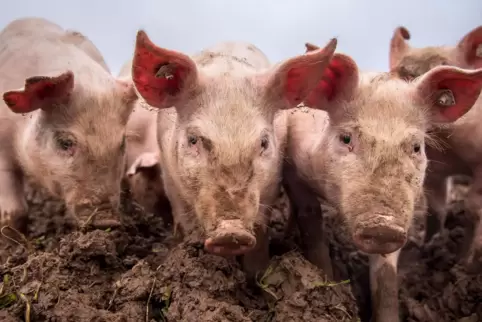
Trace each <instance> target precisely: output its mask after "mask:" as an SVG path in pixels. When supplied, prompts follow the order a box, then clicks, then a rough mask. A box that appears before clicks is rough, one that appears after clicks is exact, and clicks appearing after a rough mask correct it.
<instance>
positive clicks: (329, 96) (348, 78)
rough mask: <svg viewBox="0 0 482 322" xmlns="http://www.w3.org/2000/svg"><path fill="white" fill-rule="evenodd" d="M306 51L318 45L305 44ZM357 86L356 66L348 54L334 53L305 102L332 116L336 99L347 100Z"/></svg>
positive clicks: (334, 111)
mask: <svg viewBox="0 0 482 322" xmlns="http://www.w3.org/2000/svg"><path fill="white" fill-rule="evenodd" d="M305 47H306V51H307V52H311V51H313V50H317V49H318V48H319V47H318V46H316V45H314V44H311V43H306V44H305ZM357 86H358V66H357V65H356V63H355V62H354V61H353V59H351V58H350V57H349V56H347V55H344V54H334V55H333V57H332V59H331V61H330V63H329V64H328V66H327V67H326V68H325V70H324V71H323V77H322V79H321V80H320V81H319V82H318V85H317V86H316V87H315V88H314V89H313V90H312V91H311V93H310V94H309V96H308V97H307V98H306V100H305V103H306V105H308V106H309V107H312V108H318V109H322V110H325V111H327V112H328V113H330V114H331V116H334V114H335V113H336V111H337V110H338V109H337V106H336V104H333V103H334V102H336V101H343V100H349V99H350V98H351V97H352V95H353V93H354V91H355V89H356V88H357Z"/></svg>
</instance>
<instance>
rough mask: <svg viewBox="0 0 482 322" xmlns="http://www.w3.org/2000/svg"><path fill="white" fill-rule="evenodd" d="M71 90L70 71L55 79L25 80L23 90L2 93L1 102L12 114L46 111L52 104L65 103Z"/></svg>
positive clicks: (72, 80)
mask: <svg viewBox="0 0 482 322" xmlns="http://www.w3.org/2000/svg"><path fill="white" fill-rule="evenodd" d="M73 88H74V74H73V73H72V72H71V71H67V72H65V73H63V74H61V75H59V76H55V77H46V76H35V77H30V78H27V79H26V80H25V86H24V88H23V89H20V90H16V91H8V92H5V93H3V100H4V101H5V103H6V104H7V106H8V107H9V108H10V109H11V110H12V111H13V112H14V113H29V112H32V111H35V110H37V109H39V108H41V109H42V110H48V109H49V108H51V106H52V104H61V103H67V101H68V99H69V97H70V94H71V93H72V90H73Z"/></svg>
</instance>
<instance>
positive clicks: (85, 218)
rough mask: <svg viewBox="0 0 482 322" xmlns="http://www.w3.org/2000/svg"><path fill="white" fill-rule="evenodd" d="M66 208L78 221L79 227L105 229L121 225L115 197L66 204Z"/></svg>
mask: <svg viewBox="0 0 482 322" xmlns="http://www.w3.org/2000/svg"><path fill="white" fill-rule="evenodd" d="M68 208H69V210H70V212H71V213H73V215H74V216H75V217H76V218H77V219H78V220H79V221H80V225H81V226H88V225H91V226H93V227H95V228H97V229H107V228H115V227H119V226H120V225H121V223H120V220H119V198H117V197H111V198H102V199H97V198H96V199H91V200H86V199H83V200H82V201H81V202H76V203H70V204H68Z"/></svg>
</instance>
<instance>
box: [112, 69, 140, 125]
mask: <svg viewBox="0 0 482 322" xmlns="http://www.w3.org/2000/svg"><path fill="white" fill-rule="evenodd" d="M116 86H117V90H118V92H119V93H120V95H121V97H122V100H123V102H124V105H122V106H121V109H120V111H119V113H120V115H121V117H122V120H123V121H124V122H125V123H127V121H128V120H129V116H130V115H131V113H132V110H133V109H134V105H135V103H136V102H137V100H138V98H139V96H138V94H137V92H136V88H135V86H134V83H133V82H132V79H131V78H130V77H119V78H117V79H116Z"/></svg>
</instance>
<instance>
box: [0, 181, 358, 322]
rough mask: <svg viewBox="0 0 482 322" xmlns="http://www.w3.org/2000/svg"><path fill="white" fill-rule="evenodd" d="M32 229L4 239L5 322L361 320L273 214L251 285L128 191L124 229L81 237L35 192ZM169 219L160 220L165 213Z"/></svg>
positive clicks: (348, 295) (234, 266)
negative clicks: (264, 259) (265, 256)
mask: <svg viewBox="0 0 482 322" xmlns="http://www.w3.org/2000/svg"><path fill="white" fill-rule="evenodd" d="M28 189H29V193H28V196H29V197H28V199H29V205H30V211H29V214H28V218H27V219H26V220H25V223H26V224H27V225H26V226H25V227H26V228H27V230H26V231H25V234H24V235H19V234H18V233H17V232H16V231H13V230H12V229H10V228H9V227H5V228H4V229H3V235H5V236H7V237H10V238H12V239H13V241H12V240H11V239H7V238H6V237H4V236H3V235H2V238H1V239H0V260H1V262H0V264H1V265H0V277H1V278H2V280H1V284H0V321H5V322H10V321H12V322H13V321H86V322H87V321H119V322H120V321H196V322H197V321H210V322H211V321H212V322H215V321H267V322H268V321H357V319H358V308H357V306H356V301H355V298H354V296H353V295H352V291H351V287H352V285H351V283H350V281H343V282H341V283H334V282H332V281H328V280H327V279H326V277H325V276H324V274H323V272H321V271H320V270H319V269H317V268H316V267H314V266H313V265H311V264H310V263H309V262H307V261H306V260H305V259H304V258H303V257H301V256H300V255H299V252H298V251H297V250H296V245H295V244H294V243H293V241H294V240H295V239H296V238H287V239H283V234H282V231H283V229H284V224H285V222H286V213H287V209H285V208H286V204H287V203H286V201H283V198H285V197H284V195H280V202H279V205H278V207H277V208H276V207H275V208H274V209H273V210H272V217H273V222H272V223H271V227H272V228H271V237H272V238H273V249H272V255H273V257H272V260H271V263H270V266H269V268H268V269H267V270H266V271H265V272H263V273H261V274H259V276H257V278H256V280H251V281H250V280H246V277H245V275H244V273H243V272H242V270H241V266H240V264H239V263H238V261H237V259H236V258H224V257H219V256H215V255H211V254H209V253H206V252H205V251H204V249H203V247H202V244H201V243H200V242H199V241H184V242H181V243H180V242H178V241H177V240H175V239H174V238H173V237H172V235H171V229H169V228H165V225H164V222H163V219H165V218H168V217H169V216H168V214H166V213H165V211H168V210H166V209H158V211H157V210H156V213H146V212H145V211H143V209H142V208H141V207H140V206H138V205H136V204H135V203H134V202H132V201H131V198H130V196H129V193H128V192H126V193H124V196H123V210H122V218H121V220H122V222H123V226H122V227H121V228H119V229H109V228H108V229H106V230H90V231H89V230H84V231H77V230H75V229H74V228H73V227H74V225H73V220H72V218H69V217H68V216H67V215H66V214H65V208H64V207H63V205H62V204H61V203H60V202H58V201H56V200H53V199H52V200H51V199H48V198H46V197H45V194H44V193H43V192H42V191H38V189H36V188H35V187H31V186H30V187H29V188H28ZM163 212H164V213H163Z"/></svg>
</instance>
